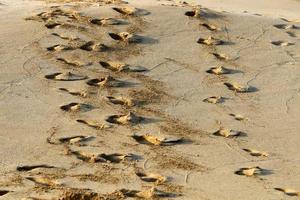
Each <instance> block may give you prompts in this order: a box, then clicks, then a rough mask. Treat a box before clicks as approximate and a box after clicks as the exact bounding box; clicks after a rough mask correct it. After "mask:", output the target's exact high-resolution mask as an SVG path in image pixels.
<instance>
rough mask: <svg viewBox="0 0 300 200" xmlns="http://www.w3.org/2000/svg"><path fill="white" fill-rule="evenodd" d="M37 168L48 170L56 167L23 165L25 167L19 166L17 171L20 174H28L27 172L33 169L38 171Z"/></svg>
mask: <svg viewBox="0 0 300 200" xmlns="http://www.w3.org/2000/svg"><path fill="white" fill-rule="evenodd" d="M37 168H46V169H52V168H55V167H54V166H50V165H23V166H18V167H17V171H20V172H24V171H25V172H27V171H31V170H33V169H37Z"/></svg>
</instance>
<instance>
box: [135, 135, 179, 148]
mask: <svg viewBox="0 0 300 200" xmlns="http://www.w3.org/2000/svg"><path fill="white" fill-rule="evenodd" d="M131 137H132V138H133V139H135V140H136V141H137V142H138V143H140V144H148V145H158V146H163V145H175V144H178V143H182V142H183V138H182V137H178V138H158V137H156V136H153V135H149V134H146V135H135V134H134V135H132V136H131Z"/></svg>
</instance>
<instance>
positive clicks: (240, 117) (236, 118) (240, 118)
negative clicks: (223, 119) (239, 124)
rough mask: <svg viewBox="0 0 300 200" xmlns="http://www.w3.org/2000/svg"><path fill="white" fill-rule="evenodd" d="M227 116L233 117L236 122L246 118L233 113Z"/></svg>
mask: <svg viewBox="0 0 300 200" xmlns="http://www.w3.org/2000/svg"><path fill="white" fill-rule="evenodd" d="M229 115H230V116H232V117H234V119H235V120H238V121H243V120H246V118H245V117H244V116H243V115H239V114H234V113H230V114H229Z"/></svg>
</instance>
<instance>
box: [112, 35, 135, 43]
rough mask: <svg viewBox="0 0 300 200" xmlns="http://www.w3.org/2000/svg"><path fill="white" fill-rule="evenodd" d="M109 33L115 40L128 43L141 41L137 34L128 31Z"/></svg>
mask: <svg viewBox="0 0 300 200" xmlns="http://www.w3.org/2000/svg"><path fill="white" fill-rule="evenodd" d="M108 35H109V36H110V37H111V38H112V39H114V40H118V41H122V42H127V43H136V42H139V41H140V39H139V38H138V37H137V36H136V35H133V34H131V33H128V32H120V33H108Z"/></svg>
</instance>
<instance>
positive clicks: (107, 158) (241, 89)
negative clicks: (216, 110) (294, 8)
mask: <svg viewBox="0 0 300 200" xmlns="http://www.w3.org/2000/svg"><path fill="white" fill-rule="evenodd" d="M112 3H115V2H114V1H112ZM112 9H113V10H115V11H116V12H117V13H120V14H121V15H124V16H126V17H139V16H143V15H147V14H149V13H148V12H147V11H145V10H142V9H137V8H134V7H130V6H124V7H113V8H112ZM185 15H186V16H188V17H190V18H193V19H197V20H199V22H200V23H199V26H201V27H202V28H205V29H207V30H209V31H210V32H211V33H212V34H213V33H217V32H221V31H222V29H221V28H220V27H217V26H215V25H213V24H211V23H210V22H207V21H206V20H205V12H203V11H202V9H201V8H200V7H196V8H195V9H193V10H192V11H188V12H186V13H185ZM61 17H67V18H68V19H70V20H75V21H80V22H85V23H89V24H90V25H98V26H108V25H120V24H127V22H126V20H124V19H116V18H91V17H89V16H83V15H81V14H80V13H77V12H71V11H65V10H62V9H60V8H56V9H53V10H52V11H49V12H41V13H39V14H37V15H36V16H33V17H29V18H26V20H37V21H41V22H44V24H45V27H47V28H48V29H56V28H77V29H78V27H76V26H74V25H72V24H68V23H65V22H62V21H61V20H60V19H61ZM125 19H126V18H125ZM274 27H276V28H278V29H283V30H296V29H298V27H297V26H295V25H290V24H277V25H274ZM289 33H292V32H289ZM107 34H108V35H109V36H110V37H111V39H112V40H116V41H118V42H123V43H125V44H129V43H137V42H140V41H142V39H143V38H142V37H140V36H138V35H135V34H134V33H129V32H109V33H107ZM293 34H294V32H293ZM52 35H53V36H56V37H59V38H61V39H63V40H68V41H69V44H68V45H62V44H57V45H54V46H50V47H48V48H47V49H46V50H47V51H49V52H57V51H72V50H75V49H81V50H85V51H96V52H104V51H107V50H109V48H110V47H108V46H106V45H105V44H102V43H99V42H96V41H83V40H81V39H80V38H78V37H72V36H66V35H61V34H58V33H52ZM197 43H199V44H202V45H206V46H210V47H214V46H216V45H226V44H227V42H226V41H224V40H221V39H217V38H215V37H214V36H212V35H210V36H208V37H207V38H200V39H198V41H197ZM272 44H273V45H276V46H289V45H293V43H289V42H284V41H273V42H272ZM210 54H211V55H212V56H214V57H215V58H216V60H218V61H219V62H225V63H227V62H228V61H231V60H232V59H231V58H230V57H229V56H227V55H226V54H223V53H218V52H215V51H213V52H210ZM57 60H58V61H60V62H63V63H64V64H67V65H70V66H72V67H76V68H77V67H83V66H86V65H87V64H83V63H79V62H76V61H74V60H68V59H66V58H57ZM99 66H101V67H103V68H104V69H107V70H109V71H111V72H114V73H127V72H135V73H138V72H145V71H147V69H146V68H143V67H136V66H130V65H129V64H126V63H121V62H115V61H107V60H100V61H99ZM239 72H240V71H239V70H236V69H230V68H227V67H224V66H222V65H217V66H216V67H212V68H210V69H208V70H207V71H206V73H209V74H211V75H216V76H223V75H230V74H233V73H239ZM45 78H46V79H49V80H52V81H86V85H87V86H89V87H101V88H111V87H116V88H119V87H125V86H126V83H125V82H123V81H121V80H118V79H115V78H114V77H112V76H110V75H107V76H104V77H100V78H89V77H87V76H85V75H81V74H75V73H72V72H57V73H52V74H48V75H45ZM224 85H225V86H226V87H227V88H228V89H229V90H231V91H233V92H235V93H248V92H254V91H256V88H253V87H251V86H243V85H240V84H238V83H234V82H230V81H228V82H224ZM58 91H60V92H64V93H68V94H70V95H73V96H77V97H81V98H87V97H88V96H89V95H91V94H89V93H88V92H86V91H77V90H73V89H69V88H63V87H62V88H58ZM226 100H227V98H225V97H221V96H211V97H207V98H205V99H203V102H205V103H210V104H220V103H224V102H225V101H226ZM103 101H106V102H107V103H109V104H111V105H121V106H123V107H124V108H130V107H134V106H136V105H137V104H138V101H136V100H134V99H131V98H127V97H124V96H106V97H104V98H103ZM93 108H94V107H93V106H92V105H89V104H84V103H78V102H72V103H68V104H65V105H62V106H61V107H60V109H61V110H63V111H65V112H88V111H90V110H92V109H93ZM229 115H230V116H231V117H233V118H234V119H235V120H238V121H244V120H246V118H245V117H244V116H242V115H239V114H233V113H230V114H229ZM145 120H147V119H146V118H145V117H143V116H139V115H137V114H135V113H133V112H128V113H127V114H117V115H110V116H107V118H106V119H105V121H94V120H88V119H77V120H76V121H77V122H78V123H81V124H83V125H86V126H89V127H92V128H94V129H108V128H111V127H112V126H113V125H123V126H131V125H134V124H138V123H142V122H143V121H145ZM212 135H213V136H218V137H224V138H237V137H242V136H244V137H245V136H247V133H244V132H242V131H237V130H232V129H228V128H225V127H220V128H219V129H218V130H217V131H215V132H213V133H212ZM130 137H131V138H132V139H133V140H134V141H136V143H137V144H139V145H151V146H171V145H176V144H183V143H185V142H186V141H187V140H186V139H185V138H183V137H170V138H168V137H157V136H155V135H151V134H133V135H131V136H130ZM93 139H95V136H84V135H74V136H70V137H62V138H58V139H55V138H54V137H52V136H50V137H49V138H47V142H48V143H49V144H52V145H62V146H64V153H65V155H68V156H73V157H75V158H77V159H79V160H82V161H83V162H88V163H126V162H129V163H130V162H133V161H137V160H138V159H139V157H138V156H136V155H134V154H131V153H128V154H122V153H111V154H107V153H92V152H86V151H81V150H73V149H72V148H71V146H72V145H76V146H79V147H81V146H85V145H88V144H87V143H88V142H89V141H91V140H93ZM242 150H243V151H245V152H246V153H248V154H249V155H251V156H255V157H268V156H269V154H268V153H267V152H265V151H259V150H256V149H250V148H244V149H242ZM39 168H43V169H53V168H56V167H55V166H50V165H45V164H41V165H24V166H18V167H17V169H16V170H17V171H20V172H30V171H32V170H35V169H39ZM234 173H235V174H237V175H241V176H247V177H251V176H263V175H268V174H271V173H272V171H271V170H268V169H263V168H261V167H259V166H254V167H244V168H240V169H238V170H236V171H235V172H234ZM135 175H136V176H137V177H139V178H140V179H141V180H142V181H145V182H151V183H153V186H152V187H151V188H150V189H146V190H141V191H140V190H127V189H120V190H117V191H115V192H113V193H111V194H106V195H102V194H98V193H93V192H90V191H85V192H82V191H80V192H78V191H77V190H75V191H73V190H72V189H70V190H67V191H66V192H65V193H64V194H63V197H61V198H60V199H97V198H99V199H102V198H113V197H118V198H120V199H124V198H127V197H135V198H143V199H150V198H160V197H176V196H178V195H180V194H175V193H169V192H164V191H161V190H159V189H158V188H157V186H159V185H160V184H163V183H165V182H168V181H170V180H169V177H166V176H164V175H161V174H158V173H154V172H148V171H145V170H143V169H139V168H137V169H136V172H135ZM26 179H27V180H29V181H32V182H34V183H35V184H37V185H42V186H47V187H64V185H63V184H61V183H60V182H59V181H57V180H54V179H52V178H48V177H46V176H29V177H26ZM275 190H278V191H281V192H283V193H284V194H286V195H288V196H300V192H297V191H294V190H291V189H286V188H275ZM10 192H12V191H8V190H0V196H4V195H6V194H8V193H10Z"/></svg>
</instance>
